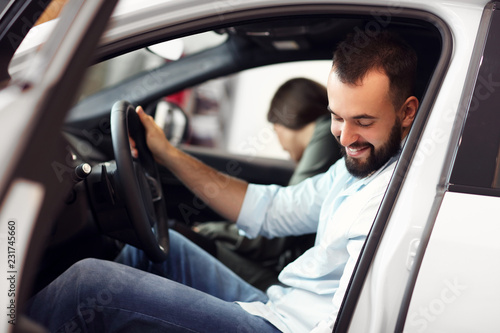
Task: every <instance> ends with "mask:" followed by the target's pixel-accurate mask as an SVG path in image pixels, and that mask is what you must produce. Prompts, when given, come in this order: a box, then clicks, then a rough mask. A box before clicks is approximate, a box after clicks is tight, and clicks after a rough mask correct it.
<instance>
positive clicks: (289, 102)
mask: <svg viewBox="0 0 500 333" xmlns="http://www.w3.org/2000/svg"><path fill="white" fill-rule="evenodd" d="M327 105H328V95H327V92H326V88H325V87H324V86H323V85H321V84H319V83H317V82H315V81H312V80H309V79H305V78H296V79H291V80H288V81H286V82H285V83H283V84H282V85H281V86H280V87H279V88H278V90H277V91H276V93H275V94H274V96H273V99H272V100H271V105H270V107H269V111H268V113H267V120H268V121H269V122H271V123H273V124H280V125H283V126H285V127H287V128H289V129H293V130H297V129H301V128H303V127H304V126H306V125H307V124H309V123H311V122H313V121H315V120H316V119H318V118H319V117H321V116H323V115H327V114H328V111H327V108H326V107H327Z"/></svg>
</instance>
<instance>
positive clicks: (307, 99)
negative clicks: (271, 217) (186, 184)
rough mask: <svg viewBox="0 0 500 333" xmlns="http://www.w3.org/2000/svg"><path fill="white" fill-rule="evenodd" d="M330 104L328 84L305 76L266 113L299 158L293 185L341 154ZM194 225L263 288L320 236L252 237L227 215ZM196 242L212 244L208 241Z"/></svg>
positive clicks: (286, 87)
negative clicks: (247, 235)
mask: <svg viewBox="0 0 500 333" xmlns="http://www.w3.org/2000/svg"><path fill="white" fill-rule="evenodd" d="M327 105H328V96H327V92H326V88H325V87H324V86H323V85H321V84H319V83H317V82H315V81H313V80H310V79H306V78H295V79H291V80H288V81H286V82H285V83H283V84H282V85H281V86H280V87H279V88H278V90H277V91H276V93H275V94H274V96H273V98H272V100H271V104H270V107H269V111H268V113H267V119H268V121H269V122H271V123H272V124H273V125H274V129H275V131H276V134H277V135H278V139H279V141H280V144H281V146H282V147H283V149H284V150H286V151H287V152H288V153H289V154H290V157H291V159H292V160H294V161H295V162H296V163H297V167H296V169H295V171H294V173H293V175H292V177H291V178H290V181H289V185H295V184H298V183H300V182H301V181H303V180H304V179H306V178H309V177H312V176H314V175H317V174H319V173H322V172H325V171H327V170H328V169H329V168H330V166H331V165H332V164H333V163H335V162H336V161H337V160H338V159H339V158H340V157H341V153H340V147H339V144H338V142H337V140H335V138H334V137H333V136H332V134H331V132H330V114H329V113H328V110H327ZM194 230H196V231H197V232H198V233H199V234H201V235H203V236H205V237H207V238H209V239H211V240H212V241H214V242H215V246H212V245H210V246H209V249H210V252H211V253H212V254H213V255H214V256H215V257H217V259H219V260H220V261H221V262H222V263H223V264H224V265H226V266H227V267H229V268H231V270H233V271H234V272H235V273H236V274H238V275H239V276H240V277H242V278H243V279H244V280H245V281H247V282H249V283H250V284H252V285H253V286H255V287H257V288H259V289H261V290H266V289H267V288H268V287H269V286H271V285H273V284H276V283H278V274H279V272H281V270H282V269H283V268H284V267H285V266H286V265H288V264H289V263H290V262H292V261H293V260H295V259H296V258H297V257H298V256H300V255H301V254H302V253H304V252H305V251H306V250H307V249H309V248H310V247H311V246H313V244H314V238H315V233H311V234H307V235H302V236H288V237H275V238H271V239H269V238H266V237H263V236H257V237H256V238H253V239H249V238H248V237H245V236H244V235H242V234H241V233H240V231H239V229H238V227H237V226H236V224H234V223H231V222H222V221H221V222H208V223H202V224H200V225H198V226H196V227H195V228H194ZM184 232H185V231H184ZM187 237H189V235H187ZM192 239H193V240H195V242H197V241H196V240H197V239H196V238H194V237H193V238H192ZM197 244H198V245H200V246H202V247H204V248H206V247H207V246H206V242H204V241H199V242H197ZM214 248H215V249H214Z"/></svg>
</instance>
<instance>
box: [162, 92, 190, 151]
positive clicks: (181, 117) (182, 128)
mask: <svg viewBox="0 0 500 333" xmlns="http://www.w3.org/2000/svg"><path fill="white" fill-rule="evenodd" d="M154 107H155V110H154V111H153V112H154V119H155V122H156V123H157V124H158V126H160V128H162V129H163V132H164V133H165V136H166V137H167V139H168V140H169V141H170V143H171V144H172V145H174V146H178V145H179V144H181V143H182V142H186V141H187V140H188V139H189V119H188V116H187V114H186V112H184V110H182V108H181V107H180V106H179V105H177V104H176V103H173V102H170V101H166V100H161V101H159V102H158V103H157V104H156V105H155V106H154Z"/></svg>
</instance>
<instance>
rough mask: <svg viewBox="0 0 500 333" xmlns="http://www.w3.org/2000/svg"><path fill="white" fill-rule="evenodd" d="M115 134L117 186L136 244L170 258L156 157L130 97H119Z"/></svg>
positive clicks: (113, 123)
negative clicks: (132, 143) (133, 147)
mask: <svg viewBox="0 0 500 333" xmlns="http://www.w3.org/2000/svg"><path fill="white" fill-rule="evenodd" d="M129 135H130V137H132V139H133V140H134V141H135V143H136V147H137V150H138V151H139V158H138V160H137V159H134V158H133V157H132V154H131V151H130V144H129ZM111 138H112V142H113V152H114V155H115V160H116V172H115V175H114V177H115V178H116V181H117V182H115V183H116V189H117V191H119V192H120V196H121V197H122V198H123V200H124V204H125V207H126V210H127V213H128V216H129V219H130V223H131V224H132V227H133V229H134V231H135V236H136V237H135V238H136V240H134V241H133V243H136V244H132V245H136V246H137V247H139V248H141V249H142V250H144V252H145V253H146V255H147V256H148V257H149V259H151V260H152V261H154V262H161V261H164V260H165V259H166V258H167V254H168V250H169V239H168V218H167V211H166V208H165V207H166V204H165V197H164V196H163V193H162V187H161V181H160V177H159V173H158V169H157V167H156V163H155V160H154V158H153V155H152V154H151V151H150V150H149V148H148V146H147V144H146V137H145V130H144V127H143V125H142V123H141V121H140V119H139V116H138V115H137V113H136V112H135V107H134V106H133V105H132V104H130V103H129V102H127V101H118V102H116V103H115V104H114V105H113V108H112V110H111Z"/></svg>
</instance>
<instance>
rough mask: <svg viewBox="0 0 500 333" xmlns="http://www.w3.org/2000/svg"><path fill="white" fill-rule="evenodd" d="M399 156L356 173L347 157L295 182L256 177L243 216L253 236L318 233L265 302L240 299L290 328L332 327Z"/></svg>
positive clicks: (243, 225) (324, 329) (278, 324)
mask: <svg viewBox="0 0 500 333" xmlns="http://www.w3.org/2000/svg"><path fill="white" fill-rule="evenodd" d="M396 160H397V157H394V158H392V159H391V160H390V161H389V162H387V164H386V165H385V166H384V167H382V168H381V169H380V170H378V171H377V172H375V173H374V174H372V175H371V176H369V177H366V178H362V179H358V178H355V177H353V176H352V175H350V174H349V172H348V171H347V169H346V167H345V161H344V159H343V158H342V159H340V160H339V161H338V162H337V163H335V164H334V165H333V166H332V167H331V168H330V169H329V170H328V171H327V172H326V173H324V174H320V175H317V176H315V177H312V178H309V179H306V180H305V181H303V182H301V183H300V184H297V185H294V186H288V187H281V186H277V185H255V184H251V185H249V187H248V190H247V193H246V195H245V200H244V202H243V206H242V209H241V212H240V215H239V217H238V220H237V223H238V226H239V228H241V229H242V230H243V231H244V232H245V233H246V234H247V235H248V236H249V237H255V236H257V235H258V234H262V235H264V236H266V237H276V236H287V235H300V234H305V233H312V232H317V236H316V242H315V245H314V246H313V247H312V248H310V249H309V250H308V251H306V252H305V253H304V254H303V255H302V256H300V257H299V258H297V259H296V260H295V261H294V262H292V263H290V264H289V265H288V266H286V267H285V268H284V269H283V271H282V272H281V274H280V275H279V280H280V282H282V283H283V284H284V285H285V286H277V285H276V286H272V287H270V288H269V289H268V290H267V294H268V296H269V301H268V302H267V303H266V304H263V303H260V302H252V303H244V302H239V304H240V305H241V306H242V307H243V308H244V309H245V310H246V311H248V312H249V313H251V314H254V315H258V316H261V317H264V318H266V319H267V320H269V321H270V322H271V323H272V324H274V325H275V326H276V327H277V328H279V329H280V330H281V331H283V332H293V333H298V332H311V331H312V332H331V331H332V327H333V324H334V322H335V318H336V315H337V313H338V309H339V307H340V305H341V303H342V298H343V296H344V294H345V291H346V287H347V285H348V283H349V280H350V277H351V274H352V271H353V269H354V266H355V264H356V261H357V259H358V256H359V254H360V252H361V248H362V246H363V244H364V241H365V239H366V236H367V234H368V232H369V230H370V228H371V225H372V223H373V220H374V219H375V216H376V213H377V211H378V207H379V205H380V203H381V201H382V197H383V195H384V193H385V190H386V188H387V185H388V183H389V180H390V178H391V176H392V173H393V171H394V167H395V164H396V163H395V162H396Z"/></svg>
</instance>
